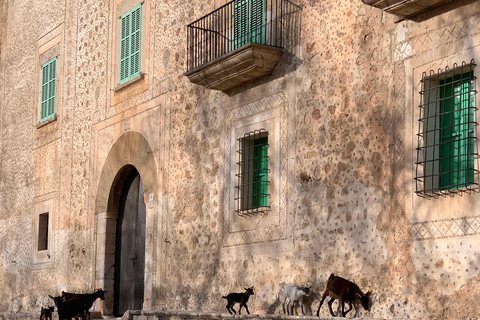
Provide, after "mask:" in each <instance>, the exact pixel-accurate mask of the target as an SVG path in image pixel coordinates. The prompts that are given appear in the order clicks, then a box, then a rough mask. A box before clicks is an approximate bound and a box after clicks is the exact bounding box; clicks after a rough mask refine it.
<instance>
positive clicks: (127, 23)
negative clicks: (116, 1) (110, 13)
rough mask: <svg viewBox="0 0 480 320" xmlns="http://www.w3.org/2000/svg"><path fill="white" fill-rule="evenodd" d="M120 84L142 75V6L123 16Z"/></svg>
mask: <svg viewBox="0 0 480 320" xmlns="http://www.w3.org/2000/svg"><path fill="white" fill-rule="evenodd" d="M120 20H121V31H120V82H119V83H120V84H122V83H124V82H126V81H128V80H130V79H132V78H134V77H136V76H138V75H140V58H141V57H140V50H141V21H142V5H141V4H139V5H137V6H136V7H135V8H133V9H132V10H130V11H128V12H127V13H125V14H124V15H122V16H121V18H120Z"/></svg>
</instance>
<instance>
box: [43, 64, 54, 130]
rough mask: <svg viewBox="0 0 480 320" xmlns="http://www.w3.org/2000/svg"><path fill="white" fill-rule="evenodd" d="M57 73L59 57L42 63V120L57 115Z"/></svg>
mask: <svg viewBox="0 0 480 320" xmlns="http://www.w3.org/2000/svg"><path fill="white" fill-rule="evenodd" d="M56 74H57V58H53V59H52V60H50V61H48V62H47V63H45V64H44V65H42V96H41V107H40V121H45V120H47V119H49V118H51V117H53V116H54V115H55V87H56Z"/></svg>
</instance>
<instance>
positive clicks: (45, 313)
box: [40, 307, 55, 320]
mask: <svg viewBox="0 0 480 320" xmlns="http://www.w3.org/2000/svg"><path fill="white" fill-rule="evenodd" d="M54 309H55V307H48V308H42V311H41V312H40V320H47V319H50V320H52V313H53V310H54Z"/></svg>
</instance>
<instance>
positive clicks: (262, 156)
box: [252, 137, 268, 208]
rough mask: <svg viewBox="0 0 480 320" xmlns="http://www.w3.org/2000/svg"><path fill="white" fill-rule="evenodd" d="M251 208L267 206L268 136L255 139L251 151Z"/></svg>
mask: <svg viewBox="0 0 480 320" xmlns="http://www.w3.org/2000/svg"><path fill="white" fill-rule="evenodd" d="M253 153H254V154H253V157H254V162H253V197H252V199H253V200H252V206H253V208H258V207H266V206H268V137H264V138H260V139H256V140H255V146H254V152H253Z"/></svg>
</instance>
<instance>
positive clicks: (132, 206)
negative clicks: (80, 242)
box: [114, 170, 146, 316]
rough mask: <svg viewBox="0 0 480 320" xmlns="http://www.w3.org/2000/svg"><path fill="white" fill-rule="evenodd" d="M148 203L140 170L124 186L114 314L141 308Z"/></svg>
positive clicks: (121, 200)
mask: <svg viewBox="0 0 480 320" xmlns="http://www.w3.org/2000/svg"><path fill="white" fill-rule="evenodd" d="M145 217H146V210H145V202H144V200H143V186H142V180H141V179H140V175H139V174H138V172H137V170H133V171H132V173H130V174H129V176H128V177H127V180H126V182H125V185H124V186H123V190H122V194H121V198H120V207H119V213H118V218H117V239H116V248H115V295H114V296H115V299H114V301H115V303H114V313H115V315H117V316H119V315H123V314H124V313H125V311H127V310H141V309H142V305H143V292H144V278H145Z"/></svg>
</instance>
